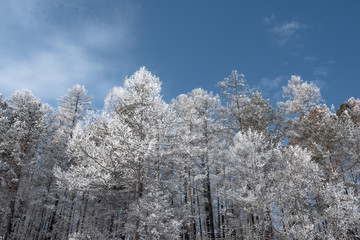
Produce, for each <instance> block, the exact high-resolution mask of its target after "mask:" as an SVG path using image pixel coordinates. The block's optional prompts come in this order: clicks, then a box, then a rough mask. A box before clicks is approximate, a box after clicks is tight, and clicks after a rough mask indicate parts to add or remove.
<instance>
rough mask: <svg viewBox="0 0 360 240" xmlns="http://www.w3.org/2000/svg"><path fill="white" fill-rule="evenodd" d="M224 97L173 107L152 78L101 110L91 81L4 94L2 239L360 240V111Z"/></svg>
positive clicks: (232, 81)
mask: <svg viewBox="0 0 360 240" xmlns="http://www.w3.org/2000/svg"><path fill="white" fill-rule="evenodd" d="M218 87H219V88H220V89H221V95H220V96H219V95H214V94H213V93H212V92H207V91H206V90H203V89H200V88H197V89H194V90H192V91H191V92H189V93H187V94H181V95H179V96H178V97H176V98H175V99H173V100H172V101H171V102H170V103H166V102H165V101H163V99H162V97H161V82H160V80H159V78H157V77H155V76H154V75H152V74H151V72H150V71H148V70H147V69H146V68H145V67H141V68H140V69H139V70H138V71H136V72H135V73H134V74H133V75H132V76H130V77H128V78H127V79H126V80H125V82H124V86H119V87H114V88H113V89H112V90H111V91H110V93H109V94H108V96H107V98H106V99H105V105H104V108H103V109H102V110H99V111H95V110H94V109H92V107H91V100H92V97H91V96H89V95H88V93H87V91H86V89H85V87H84V86H80V85H78V84H77V85H75V86H73V87H72V88H71V89H69V90H68V92H67V93H66V94H65V95H64V96H63V97H61V98H60V101H59V105H58V107H57V108H53V107H51V106H49V105H48V104H46V103H42V102H41V101H40V100H39V99H38V98H36V97H35V96H34V95H33V94H32V93H31V92H30V91H29V90H20V91H16V92H15V93H13V94H12V95H11V96H10V97H9V98H7V99H3V97H2V95H1V94H0V236H1V237H0V238H1V239H3V240H11V239H42V240H45V239H46V240H53V239H70V238H72V239H133V240H137V239H182V240H185V239H186V240H195V239H202V240H207V239H211V240H212V239H244V240H245V239H269V240H270V239H360V227H359V226H360V212H359V207H360V202H359V187H360V186H359V183H360V181H359V180H360V165H359V164H360V100H359V99H355V98H353V97H351V98H349V100H348V101H347V102H345V103H342V104H341V105H340V107H339V109H337V110H335V109H333V108H329V107H328V106H326V105H325V104H323V100H322V97H321V93H320V89H319V88H318V87H317V86H316V85H315V84H314V83H312V82H311V83H309V82H306V81H303V80H302V79H301V78H300V77H299V76H291V79H290V80H289V81H288V84H287V86H284V87H283V97H284V100H283V102H279V103H278V104H277V106H275V107H274V106H272V105H270V103H269V100H268V99H264V98H263V96H262V94H261V93H260V92H258V91H255V90H254V89H252V88H251V87H250V86H248V84H247V82H246V79H245V76H244V75H243V74H239V73H238V72H237V71H235V70H234V71H232V73H231V74H230V76H228V77H226V78H225V79H224V80H223V81H221V82H219V83H218Z"/></svg>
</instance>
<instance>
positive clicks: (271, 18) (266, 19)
mask: <svg viewBox="0 0 360 240" xmlns="http://www.w3.org/2000/svg"><path fill="white" fill-rule="evenodd" d="M275 18H276V16H275V14H273V13H272V14H271V15H270V16H269V17H264V18H263V23H265V24H270V23H272V22H273V21H274V20H275Z"/></svg>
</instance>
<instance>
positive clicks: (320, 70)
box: [314, 66, 329, 77]
mask: <svg viewBox="0 0 360 240" xmlns="http://www.w3.org/2000/svg"><path fill="white" fill-rule="evenodd" d="M314 75H315V76H316V77H327V76H328V75H329V69H328V68H327V67H325V66H320V67H316V68H315V69H314Z"/></svg>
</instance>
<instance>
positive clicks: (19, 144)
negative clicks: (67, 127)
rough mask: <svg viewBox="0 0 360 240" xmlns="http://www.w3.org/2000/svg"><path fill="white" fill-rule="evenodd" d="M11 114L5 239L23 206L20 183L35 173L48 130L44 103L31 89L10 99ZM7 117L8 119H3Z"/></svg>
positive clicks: (5, 176)
mask: <svg viewBox="0 0 360 240" xmlns="http://www.w3.org/2000/svg"><path fill="white" fill-rule="evenodd" d="M8 105H9V109H8V110H9V114H8V116H7V119H8V120H9V123H10V128H9V129H8V131H7V133H5V134H4V135H5V136H4V137H6V142H7V146H8V147H9V148H8V149H7V153H6V155H7V157H6V158H1V162H2V163H1V165H2V169H3V175H2V176H3V180H4V183H5V186H6V188H7V191H8V198H9V203H8V207H7V209H6V219H5V221H4V225H3V226H4V227H3V229H4V230H3V238H4V239H8V238H9V236H11V234H12V233H13V231H14V224H15V217H19V216H15V213H16V208H17V209H20V208H21V207H22V206H21V204H22V203H21V202H19V201H17V200H18V197H19V196H18V191H19V186H20V184H21V182H22V180H23V177H24V176H25V175H26V174H29V173H31V171H32V170H33V167H34V164H36V161H35V159H34V158H35V156H36V152H37V150H38V147H39V143H40V138H41V135H42V133H43V131H44V122H45V114H44V111H43V109H42V108H41V106H42V104H41V102H40V100H39V99H37V98H36V97H35V96H34V95H33V94H32V93H31V92H30V91H28V90H22V91H16V92H15V93H14V94H13V95H12V96H11V97H10V98H9V100H8ZM3 120H5V119H3ZM17 220H19V219H17Z"/></svg>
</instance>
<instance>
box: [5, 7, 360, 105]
mask: <svg viewBox="0 0 360 240" xmlns="http://www.w3.org/2000/svg"><path fill="white" fill-rule="evenodd" d="M359 12H360V1H358V0H347V1H335V0H326V1H325V0H318V1H295V0H294V1H285V0H283V1H278V0H273V1H268V0H263V1H259V0H253V1H236V0H232V1H231V0H223V1H220V0H191V1H190V0H182V1H179V0H178V1H175V0H174V1H173V0H162V1H160V0H151V1H150V0H142V1H135V0H134V1H130V0H124V1H115V0H114V1H111V0H96V1H95V0H3V1H2V2H1V7H0V33H1V34H0V92H2V93H3V94H4V96H5V97H7V96H9V95H10V94H11V93H13V92H14V91H15V90H16V89H22V88H28V89H30V90H31V91H33V93H34V94H35V95H36V96H37V97H39V98H40V99H41V100H42V101H44V102H48V103H50V104H51V105H53V106H56V105H57V100H58V99H59V98H60V97H61V96H62V95H64V94H65V93H66V91H67V89H68V88H71V87H72V86H73V85H74V84H76V83H79V84H81V85H85V86H86V88H87V89H88V91H89V93H90V94H91V95H93V97H94V105H95V106H96V107H97V108H101V107H102V106H103V101H104V98H105V97H106V95H107V94H108V92H109V90H110V89H111V88H112V87H113V86H119V85H122V83H123V80H124V78H125V76H129V75H131V74H132V73H133V72H135V71H136V70H137V69H139V67H141V66H146V67H147V68H148V69H149V70H150V71H152V73H153V74H155V75H156V76H158V77H160V80H161V81H162V82H163V92H162V94H163V96H164V99H165V100H166V101H167V102H169V101H170V100H171V99H172V98H175V97H176V96H177V95H179V94H182V93H187V92H189V91H191V90H192V89H194V88H197V87H201V88H204V89H206V90H209V91H213V92H215V93H218V89H217V88H216V87H215V85H216V83H217V82H219V81H222V80H223V78H224V77H227V76H228V75H229V74H230V73H231V71H232V70H233V69H237V70H238V71H239V72H240V73H243V74H245V75H246V79H247V81H248V84H249V85H250V86H251V87H253V88H255V89H256V90H259V91H260V92H262V93H263V95H264V96H265V97H266V98H270V99H271V101H272V102H273V103H276V102H277V101H279V100H281V86H283V85H286V83H287V80H288V79H289V78H290V76H291V75H300V76H302V78H303V79H304V80H307V81H314V82H315V83H316V84H317V85H318V86H319V87H320V88H321V90H322V94H323V98H324V99H325V101H326V103H327V104H328V105H331V104H334V105H335V106H339V104H340V103H341V102H343V101H346V100H347V99H348V98H349V97H351V96H353V97H355V98H358V97H360V96H359V95H360V92H359V89H360V80H359V79H358V75H359V74H358V71H359V70H360V60H359V57H360V27H359V26H360V14H359Z"/></svg>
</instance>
